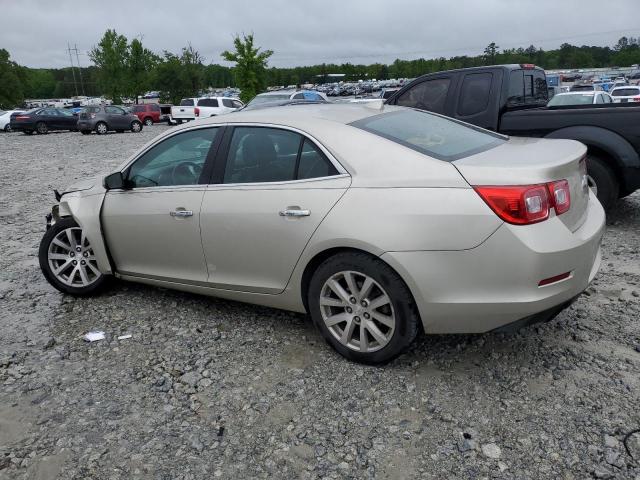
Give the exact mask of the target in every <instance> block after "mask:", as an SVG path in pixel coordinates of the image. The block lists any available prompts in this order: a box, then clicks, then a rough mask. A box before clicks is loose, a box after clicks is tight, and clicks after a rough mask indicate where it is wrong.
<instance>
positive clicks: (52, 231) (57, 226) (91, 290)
mask: <svg viewBox="0 0 640 480" xmlns="http://www.w3.org/2000/svg"><path fill="white" fill-rule="evenodd" d="M77 226H78V224H77V223H76V222H75V220H73V218H71V217H67V218H61V219H60V220H58V221H57V222H56V223H54V224H53V225H52V226H51V228H49V229H48V230H47V231H46V232H45V234H44V236H43V237H42V240H41V241H40V248H39V249H38V261H39V263H40V270H42V273H43V275H44V277H45V278H46V279H47V281H48V282H49V283H50V284H51V286H53V287H54V288H55V289H56V290H58V291H60V292H63V293H68V294H71V295H76V296H86V295H93V294H95V293H97V292H99V291H100V290H102V289H104V287H105V286H106V284H107V282H108V279H109V276H108V275H105V274H103V275H102V276H101V277H100V278H99V279H98V280H97V281H96V282H94V283H92V284H91V285H88V286H86V287H71V286H69V285H65V284H64V283H62V282H61V281H60V280H58V279H57V278H56V276H55V275H54V274H53V272H52V271H51V268H50V267H49V258H48V253H49V245H50V244H51V241H52V240H53V239H54V238H55V236H56V235H57V234H58V233H60V232H61V231H62V230H65V229H67V228H72V227H77Z"/></svg>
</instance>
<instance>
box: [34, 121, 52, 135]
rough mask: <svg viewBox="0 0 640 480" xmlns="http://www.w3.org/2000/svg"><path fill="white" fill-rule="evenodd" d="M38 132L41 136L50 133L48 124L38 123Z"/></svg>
mask: <svg viewBox="0 0 640 480" xmlns="http://www.w3.org/2000/svg"><path fill="white" fill-rule="evenodd" d="M36 132H38V133H39V134H40V135H45V134H47V133H49V127H47V124H46V123H44V122H38V123H36Z"/></svg>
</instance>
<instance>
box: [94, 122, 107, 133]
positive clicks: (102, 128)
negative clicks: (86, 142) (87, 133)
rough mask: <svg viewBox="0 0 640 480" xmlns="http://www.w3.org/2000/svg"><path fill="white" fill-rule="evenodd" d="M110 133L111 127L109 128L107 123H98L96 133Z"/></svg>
mask: <svg viewBox="0 0 640 480" xmlns="http://www.w3.org/2000/svg"><path fill="white" fill-rule="evenodd" d="M108 131H109V127H108V126H107V124H106V123H104V122H98V123H96V133H97V134H98V135H106V133H107V132H108Z"/></svg>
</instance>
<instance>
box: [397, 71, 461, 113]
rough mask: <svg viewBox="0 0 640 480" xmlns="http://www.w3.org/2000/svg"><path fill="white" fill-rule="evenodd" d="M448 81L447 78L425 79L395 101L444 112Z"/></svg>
mask: <svg viewBox="0 0 640 480" xmlns="http://www.w3.org/2000/svg"><path fill="white" fill-rule="evenodd" d="M450 83H451V80H450V79H449V78H436V79H434V80H426V81H424V82H422V83H419V84H418V85H416V86H415V87H413V88H411V89H409V90H407V91H406V92H404V93H403V94H402V95H401V96H400V97H399V98H398V100H397V102H396V103H397V104H398V105H402V106H405V107H413V108H419V109H421V110H428V111H430V112H436V113H444V104H445V101H446V99H447V93H449V84H450Z"/></svg>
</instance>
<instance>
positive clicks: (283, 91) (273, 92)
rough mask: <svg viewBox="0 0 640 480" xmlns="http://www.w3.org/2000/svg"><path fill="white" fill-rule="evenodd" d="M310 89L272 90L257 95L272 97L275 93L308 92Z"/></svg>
mask: <svg viewBox="0 0 640 480" xmlns="http://www.w3.org/2000/svg"><path fill="white" fill-rule="evenodd" d="M308 91H309V90H273V91H271V92H263V93H259V94H257V95H256V97H271V96H274V95H291V94H294V93H297V92H308Z"/></svg>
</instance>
